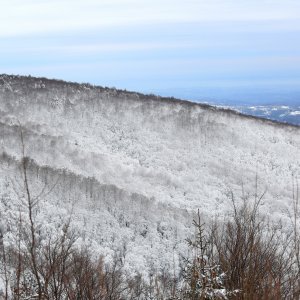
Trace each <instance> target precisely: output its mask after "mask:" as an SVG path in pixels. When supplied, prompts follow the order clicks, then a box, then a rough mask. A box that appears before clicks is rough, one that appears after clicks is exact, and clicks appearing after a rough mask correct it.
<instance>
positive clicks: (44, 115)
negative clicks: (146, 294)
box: [0, 76, 300, 273]
mask: <svg viewBox="0 0 300 300" xmlns="http://www.w3.org/2000/svg"><path fill="white" fill-rule="evenodd" d="M19 123H20V124H21V125H22V128H23V132H24V140H25V151H26V155H28V156H29V157H30V158H31V159H33V160H34V161H33V162H32V164H31V170H30V172H31V175H30V176H31V177H30V178H31V180H32V182H34V184H32V185H33V188H32V189H33V192H34V193H38V191H39V190H41V188H42V187H43V186H44V185H45V183H46V184H47V185H51V184H54V183H55V182H56V180H57V181H58V182H59V184H57V185H56V187H55V189H53V191H52V193H51V194H50V195H48V196H47V197H44V198H43V199H42V202H43V205H41V210H40V213H39V215H38V216H37V218H39V220H40V221H39V222H41V224H43V226H46V227H45V228H48V227H49V230H50V231H51V226H53V228H57V226H58V225H59V224H62V223H63V222H64V220H65V219H66V218H67V216H68V215H70V211H72V212H73V213H72V220H73V221H72V222H73V224H74V227H76V228H77V230H78V232H80V235H81V237H80V239H79V242H78V243H79V244H80V243H85V244H86V243H87V244H88V245H89V247H91V248H92V249H94V252H95V253H104V254H106V256H107V257H110V255H112V250H113V249H114V248H118V247H120V245H123V246H124V249H126V253H127V258H126V268H127V269H128V272H133V270H135V269H138V270H139V271H140V272H142V273H143V272H144V273H147V271H146V270H149V269H151V268H154V269H156V270H159V269H161V268H168V269H169V270H170V272H172V270H173V269H174V268H175V269H176V268H178V260H179V255H180V253H183V252H184V251H186V246H185V242H184V239H185V237H186V235H187V234H189V233H190V232H191V229H190V228H191V219H192V215H193V212H195V211H196V210H197V209H198V208H199V209H200V211H201V213H202V214H203V215H204V216H206V218H207V219H209V218H214V217H215V216H218V217H220V218H222V217H223V216H224V215H225V214H227V213H229V211H230V200H229V199H228V197H227V196H226V194H227V193H228V192H229V191H233V192H234V194H235V195H236V197H237V199H240V197H241V194H242V191H243V193H244V194H249V196H253V195H254V194H255V186H256V183H257V186H258V191H257V193H263V192H264V191H265V190H267V192H266V195H265V197H264V201H263V204H262V207H261V209H262V211H263V212H265V213H267V214H269V215H270V216H271V218H273V219H274V220H278V219H279V218H283V219H284V220H286V221H287V220H288V211H289V210H290V209H291V206H292V193H293V181H294V180H295V178H298V179H299V177H300V171H299V170H300V159H299V158H300V135H299V133H300V129H299V127H297V126H289V125H282V124H275V123H272V122H268V121H264V120H260V119H256V118H252V117H244V116H241V115H239V114H237V113H234V112H230V111H227V110H224V109H216V108H211V107H207V106H205V105H198V104H193V103H187V102H180V101H173V100H170V99H160V98H157V97H154V96H153V97H150V96H148V97H146V96H143V95H140V94H135V93H127V92H122V91H118V90H109V89H104V88H95V87H92V86H89V85H77V84H68V83H64V82H59V81H49V80H46V79H35V78H24V77H11V76H2V78H0V152H1V153H2V152H5V153H7V154H8V155H9V157H16V159H20V157H21V143H20V128H19ZM7 161H9V162H7ZM7 174H9V176H8V175H7ZM41 174H42V175H41ZM0 175H1V176H0V180H1V184H2V191H3V190H4V187H6V189H7V192H6V195H7V197H8V198H9V199H11V203H13V204H11V207H7V206H3V205H4V204H3V203H2V204H1V205H2V207H1V212H2V214H4V213H3V212H5V214H6V219H7V220H8V219H9V218H11V217H10V216H9V214H12V213H13V211H14V209H16V208H17V207H18V203H19V198H18V196H16V195H15V194H14V192H13V190H14V189H13V188H12V186H11V182H14V181H17V180H19V181H20V175H19V171H18V169H17V161H15V160H14V159H10V158H7V157H6V158H2V163H1V169H0ZM7 176H8V177H9V178H10V179H7V178H8V177H7ZM18 178H19V179H18ZM8 182H10V184H8ZM2 193H3V192H2ZM51 224H53V225H51ZM10 230H11V231H13V229H10ZM45 230H46V229H45ZM47 230H48V229H47ZM8 237H9V234H8V233H7V238H8Z"/></svg>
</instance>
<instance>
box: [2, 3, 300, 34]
mask: <svg viewBox="0 0 300 300" xmlns="http://www.w3.org/2000/svg"><path fill="white" fill-rule="evenodd" d="M299 16H300V3H299V1H297V2H296V1H293V0H287V1H285V2H283V1H279V0H273V1H267V0H260V1H258V0H255V1H247V2H246V1H232V0H223V1H220V0H211V1H207V0H186V1H181V0H160V1H159V0H143V1H138V0H97V1H96V0H85V1H82V0H80V1H79V0H73V1H71V0H61V1H57V0H52V1H46V0H42V1H41V0H39V1H38V0H36V1H34V0H4V1H1V13H0V36H2V37H5V36H18V35H30V34H38V33H52V32H54V33H57V32H61V31H69V30H86V29H93V28H95V29H97V28H103V27H120V26H124V25H136V26H140V25H143V24H160V23H170V22H171V23H181V22H203V21H259V20H291V19H297V20H299Z"/></svg>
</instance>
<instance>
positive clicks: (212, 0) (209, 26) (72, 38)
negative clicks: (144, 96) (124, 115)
mask: <svg viewBox="0 0 300 300" xmlns="http://www.w3.org/2000/svg"><path fill="white" fill-rule="evenodd" d="M0 4H1V12H0V41H1V44H0V45H1V47H0V73H9V74H22V75H28V74H31V75H34V76H44V77H50V78H60V79H65V80H69V81H79V82H90V83H93V84H97V85H102V86H110V87H112V86H115V87H118V88H124V89H127V90H137V91H141V92H147V93H156V94H161V95H170V96H175V97H181V98H187V99H192V100H200V101H201V100H202V101H203V100H204V101H207V100H218V101H223V102H226V101H230V100H234V101H241V102H251V103H265V102H278V103H283V104H285V103H290V102H293V103H296V104H298V103H299V102H300V1H298V0H285V1H278V0H272V1H271V0H269V1H267V0H260V1H258V0H247V1H246V0H238V1H237V0H235V1H233V0H223V1H220V0H197V1H196V0H185V1H179V0H160V1H158V0H152V1H148V0H143V1H140V0H139V1H138V0H98V1H95V0H85V1H76V0H73V1H70V0H60V1H57V0H52V1H48V0H36V1H34V0H0Z"/></svg>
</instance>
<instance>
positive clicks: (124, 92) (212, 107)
mask: <svg viewBox="0 0 300 300" xmlns="http://www.w3.org/2000/svg"><path fill="white" fill-rule="evenodd" d="M1 79H2V80H4V79H8V80H15V79H17V80H27V81H28V80H29V81H33V82H34V83H36V81H37V82H39V83H41V84H43V82H47V83H48V84H49V83H51V84H62V85H70V86H74V87H77V88H78V87H81V88H92V89H99V90H100V91H110V92H115V93H118V94H121V95H122V96H124V95H125V96H126V95H127V96H132V95H136V96H137V97H138V98H137V100H144V99H145V100H147V99H148V100H149V99H151V100H154V101H158V102H159V101H163V102H164V103H168V102H171V103H178V104H183V105H187V106H192V107H193V106H199V107H202V108H206V109H209V110H212V111H220V112H228V113H231V114H234V115H238V116H243V117H246V118H250V119H256V120H260V121H262V122H266V123H269V122H271V123H273V124H277V125H279V126H280V125H287V126H292V127H300V125H297V124H291V123H287V122H280V121H278V120H272V119H267V118H264V117H259V116H254V115H250V114H246V113H242V112H239V111H237V110H234V109H233V108H228V107H226V108H225V107H224V106H223V107H222V106H220V105H215V104H208V103H205V102H203V103H202V102H201V101H200V102H195V101H193V100H183V99H180V98H176V97H164V96H160V95H155V94H143V93H140V92H135V91H128V90H126V89H125V90H123V89H118V88H114V87H103V86H100V85H93V84H90V83H84V82H82V83H78V82H74V81H65V80H63V79H56V78H51V79H49V78H46V77H34V76H30V75H28V76H26V75H12V74H0V80H1ZM2 84H3V83H2Z"/></svg>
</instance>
